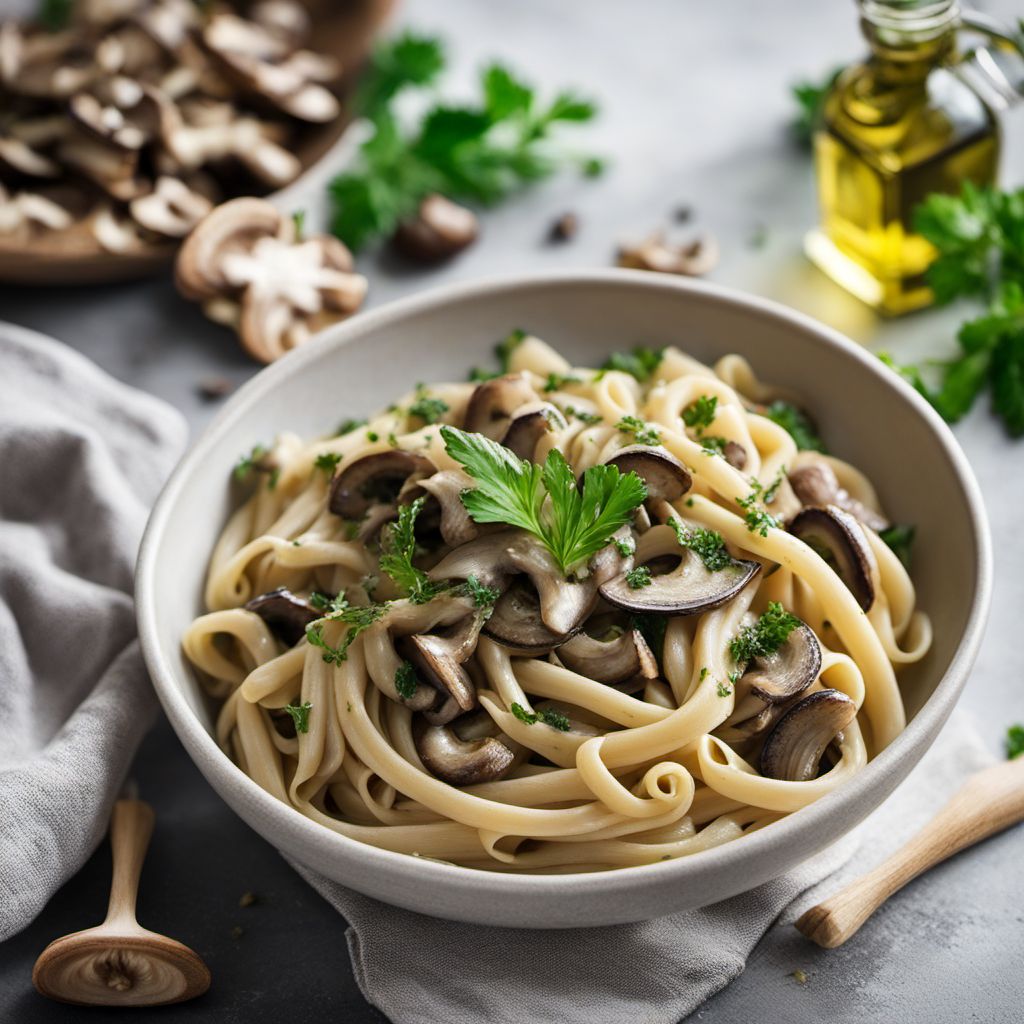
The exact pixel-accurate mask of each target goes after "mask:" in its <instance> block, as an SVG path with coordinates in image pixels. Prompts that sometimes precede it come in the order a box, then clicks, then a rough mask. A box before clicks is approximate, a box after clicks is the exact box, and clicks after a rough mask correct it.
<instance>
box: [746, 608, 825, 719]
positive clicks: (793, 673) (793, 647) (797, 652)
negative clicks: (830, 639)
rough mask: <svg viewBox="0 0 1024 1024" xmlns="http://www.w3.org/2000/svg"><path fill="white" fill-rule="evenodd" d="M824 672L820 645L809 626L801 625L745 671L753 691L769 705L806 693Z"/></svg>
mask: <svg viewBox="0 0 1024 1024" xmlns="http://www.w3.org/2000/svg"><path fill="white" fill-rule="evenodd" d="M820 671H821V645H820V644H819V643H818V638H817V637H816V636H815V635H814V632H813V630H811V628H810V627H809V626H806V625H802V624H801V625H800V626H798V627H797V628H796V629H794V630H793V632H792V633H790V634H789V636H788V637H787V639H786V642H785V643H784V644H783V645H782V646H781V647H780V648H779V649H778V650H777V651H774V652H772V653H771V654H763V655H759V656H758V657H756V658H754V660H753V661H752V662H751V663H750V665H749V666H748V668H747V671H746V672H745V673H744V682H746V683H748V684H749V685H750V692H751V693H753V694H754V696H756V697H759V698H760V699H761V700H763V701H767V702H768V703H769V704H781V703H783V702H785V701H787V700H789V699H790V698H792V697H795V696H797V694H800V693H803V691H804V690H806V689H807V687H808V686H810V685H811V683H813V682H814V680H815V679H817V678H818V673H819V672H820Z"/></svg>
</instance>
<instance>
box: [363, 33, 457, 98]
mask: <svg viewBox="0 0 1024 1024" xmlns="http://www.w3.org/2000/svg"><path fill="white" fill-rule="evenodd" d="M369 64H370V66H369V68H368V69H367V70H366V72H365V73H364V76H363V81H362V84H361V85H360V88H359V93H358V95H357V98H356V109H357V110H358V111H359V112H360V113H361V114H362V115H363V116H364V117H366V116H371V115H373V114H375V113H376V112H378V111H379V110H380V108H382V107H383V106H385V105H386V104H387V103H389V102H390V101H391V100H392V99H394V97H395V96H397V95H398V93H400V92H401V91H402V90H404V89H407V88H410V87H423V86H427V85H430V84H431V83H432V82H434V80H435V79H436V78H437V76H438V75H439V74H440V73H441V72H442V71H443V70H444V67H445V53H444V46H443V45H442V43H441V40H440V39H436V38H434V37H433V36H420V35H416V34H415V33H413V32H406V33H404V34H403V35H400V36H398V37H397V38H396V39H392V40H388V41H386V42H383V43H379V44H378V45H377V46H376V47H375V49H374V51H373V54H372V56H371V58H370V62H369Z"/></svg>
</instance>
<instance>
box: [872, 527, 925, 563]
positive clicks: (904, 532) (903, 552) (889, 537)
mask: <svg viewBox="0 0 1024 1024" xmlns="http://www.w3.org/2000/svg"><path fill="white" fill-rule="evenodd" d="M915 532H916V530H915V528H914V527H913V526H903V525H900V524H899V523H896V524H894V525H893V526H890V527H889V528H888V529H885V530H880V531H879V533H878V536H879V537H881V538H882V540H883V541H885V543H886V544H887V545H888V546H889V547H890V548H891V549H892V550H893V552H894V553H895V555H896V557H897V558H898V559H899V560H900V561H901V562H902V563H903V566H904V568H906V569H908V570H909V569H910V549H911V546H912V545H913V543H914V533H915Z"/></svg>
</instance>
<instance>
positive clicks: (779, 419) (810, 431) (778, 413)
mask: <svg viewBox="0 0 1024 1024" xmlns="http://www.w3.org/2000/svg"><path fill="white" fill-rule="evenodd" d="M764 415H765V416H766V417H767V418H768V419H770V420H771V421H772V423H775V424H778V426H780V427H782V429H783V430H785V431H786V433H788V434H789V436H790V437H792V438H793V440H794V441H795V442H796V446H797V448H799V449H800V450H801V451H809V452H824V451H826V450H827V449H826V448H825V445H824V443H823V442H822V440H821V438H820V437H819V436H818V432H817V431H816V430H815V429H814V424H813V423H812V422H811V420H810V417H809V416H808V415H807V413H805V412H804V411H803V410H802V409H798V408H797V407H796V406H795V405H792V404H790V403H789V402H783V401H781V400H778V401H775V402H772V403H771V405H769V406H768V407H767V408H766V409H765V411H764Z"/></svg>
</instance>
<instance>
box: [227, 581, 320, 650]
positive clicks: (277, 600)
mask: <svg viewBox="0 0 1024 1024" xmlns="http://www.w3.org/2000/svg"><path fill="white" fill-rule="evenodd" d="M245 609H246V611H250V612H255V613H256V614H257V615H258V616H259V617H260V618H261V619H262V620H263V621H264V622H265V623H266V624H267V626H268V628H269V629H270V632H271V633H273V634H274V636H276V637H277V638H278V639H279V640H280V641H281V642H282V643H284V644H287V646H289V647H294V646H295V645H296V644H297V643H298V642H299V641H300V640H301V639H302V638H303V637H304V636H305V635H306V627H307V626H308V625H309V624H310V623H311V622H315V621H316V620H317V619H318V618H320V613H319V612H318V611H317V610H316V609H315V608H313V606H312V605H310V604H308V603H307V602H306V601H303V600H302V598H299V597H296V596H295V595H294V594H293V593H292V592H291V591H290V590H288V588H287V587H278V588H277V589H276V590H271V591H269V592H268V593H266V594H260V595H259V596H258V597H254V598H253V599H252V600H251V601H248V602H246V605H245Z"/></svg>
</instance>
